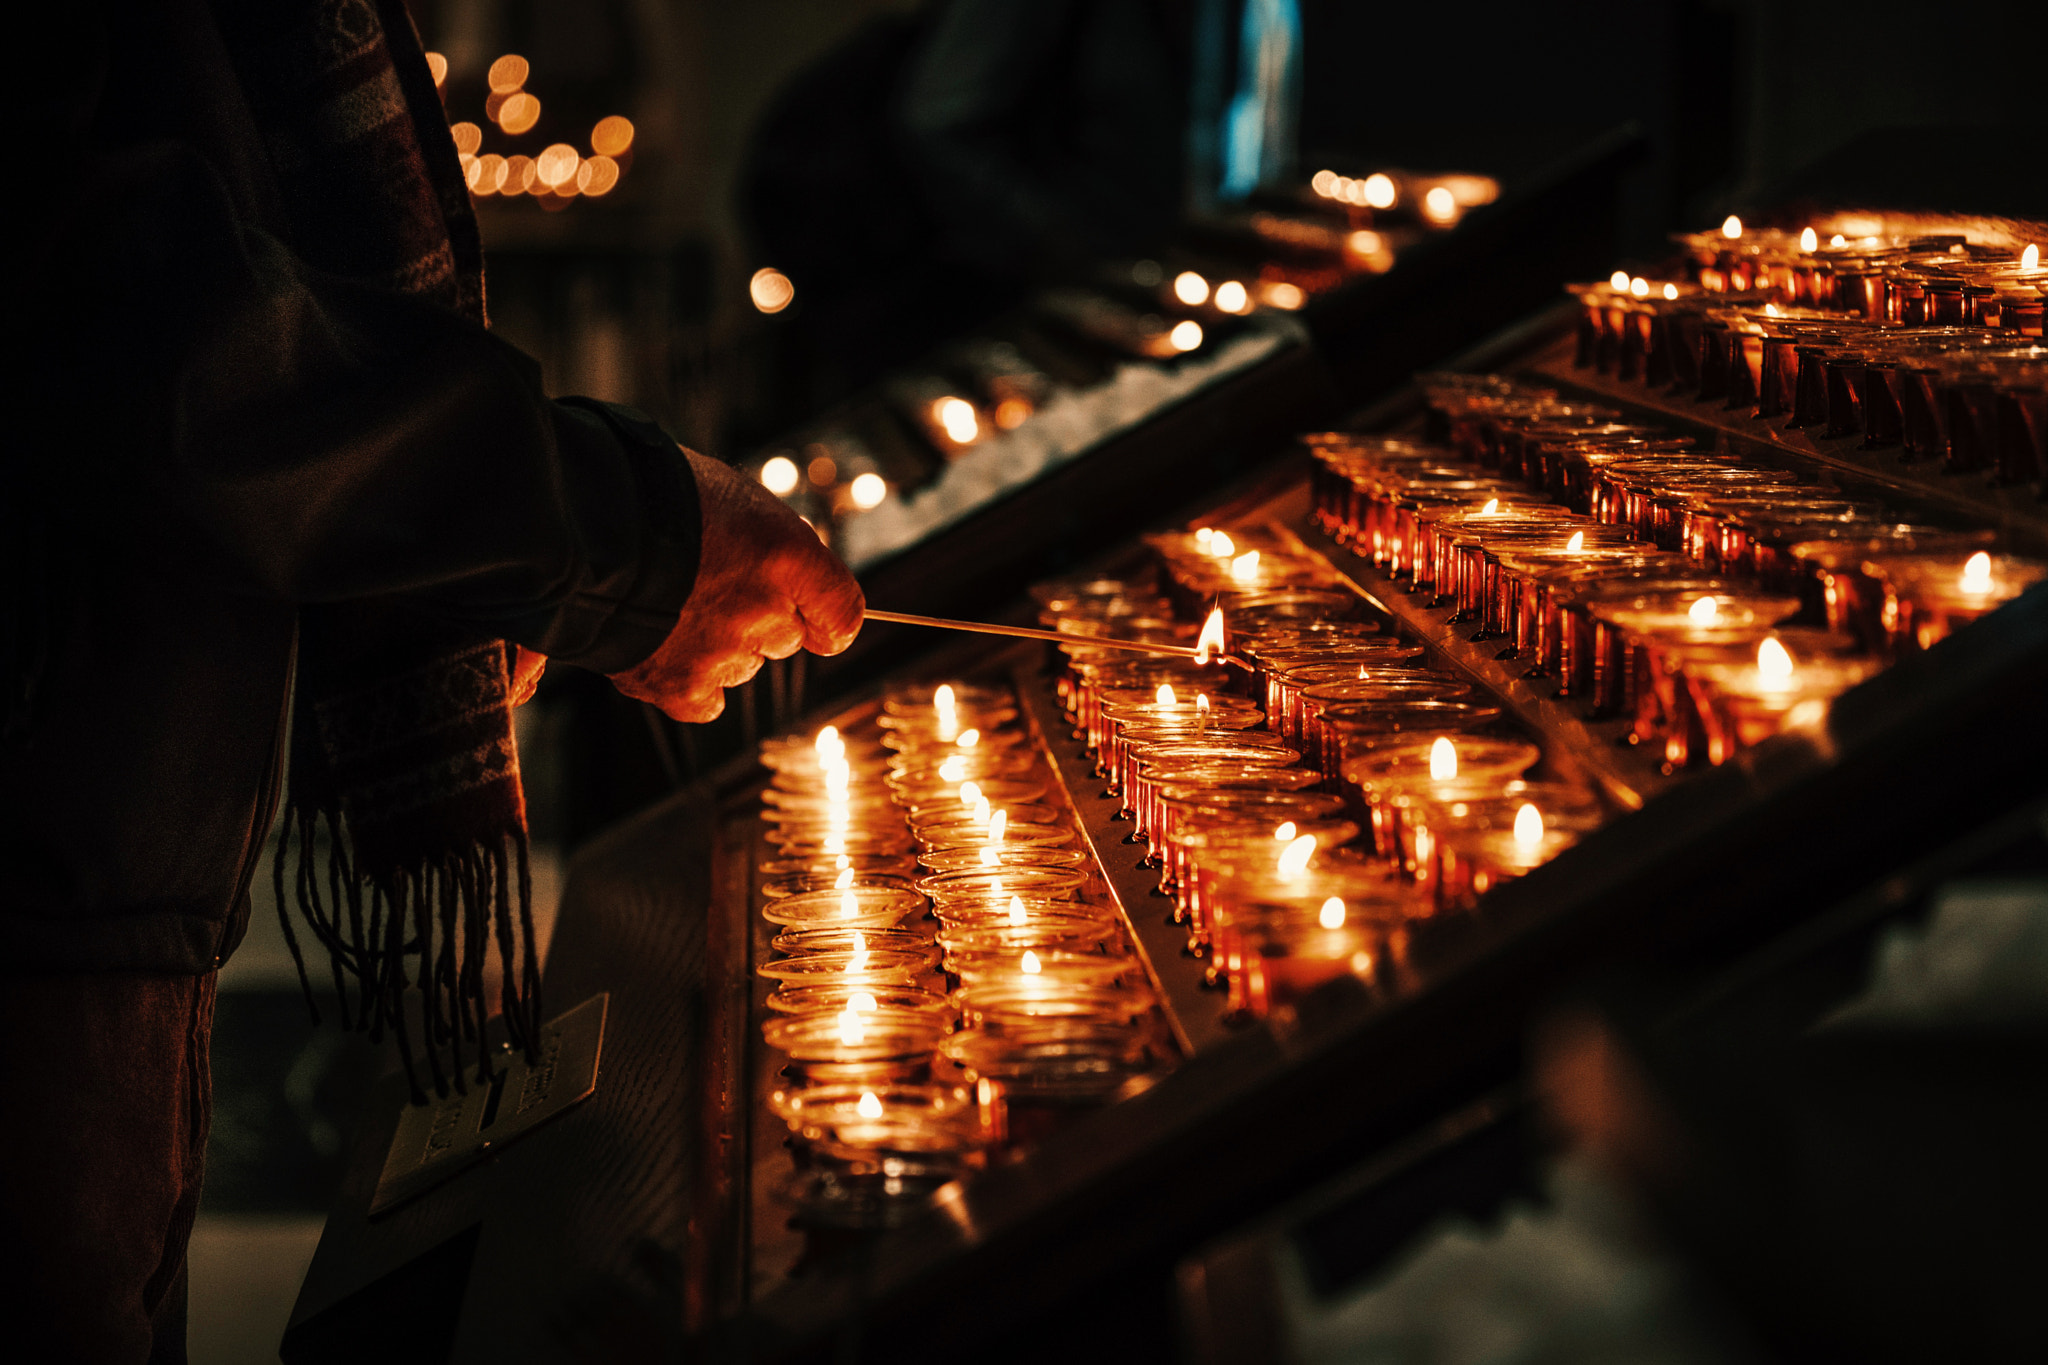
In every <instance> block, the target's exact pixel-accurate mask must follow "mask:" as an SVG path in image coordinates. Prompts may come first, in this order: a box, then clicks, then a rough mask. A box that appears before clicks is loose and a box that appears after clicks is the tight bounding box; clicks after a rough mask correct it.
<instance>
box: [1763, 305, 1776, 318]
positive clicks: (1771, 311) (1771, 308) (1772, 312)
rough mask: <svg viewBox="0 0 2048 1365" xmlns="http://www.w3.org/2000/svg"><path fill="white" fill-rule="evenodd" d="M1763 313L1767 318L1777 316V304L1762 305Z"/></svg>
mask: <svg viewBox="0 0 2048 1365" xmlns="http://www.w3.org/2000/svg"><path fill="white" fill-rule="evenodd" d="M1764 313H1765V314H1766V315H1767V316H1769V317H1776V316H1778V305H1777V304H1775V303H1767V304H1765V305H1764Z"/></svg>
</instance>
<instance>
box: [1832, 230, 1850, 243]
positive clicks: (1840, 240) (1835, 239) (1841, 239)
mask: <svg viewBox="0 0 2048 1365" xmlns="http://www.w3.org/2000/svg"><path fill="white" fill-rule="evenodd" d="M1828 245H1829V246H1847V245H1849V239H1848V238H1847V237H1844V236H1843V235H1842V234H1841V233H1839V232H1838V233H1836V234H1835V235H1834V236H1832V237H1830V238H1828Z"/></svg>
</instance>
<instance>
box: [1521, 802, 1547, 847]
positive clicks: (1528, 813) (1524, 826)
mask: <svg viewBox="0 0 2048 1365" xmlns="http://www.w3.org/2000/svg"><path fill="white" fill-rule="evenodd" d="M1542 846H1543V812H1542V811H1540V810H1537V809H1536V807H1534V806H1531V805H1528V804H1524V805H1523V806H1522V808H1521V809H1520V810H1518V811H1516V812H1515V847H1517V848H1520V849H1523V850H1525V851H1526V850H1534V849H1538V848H1541V847H1542Z"/></svg>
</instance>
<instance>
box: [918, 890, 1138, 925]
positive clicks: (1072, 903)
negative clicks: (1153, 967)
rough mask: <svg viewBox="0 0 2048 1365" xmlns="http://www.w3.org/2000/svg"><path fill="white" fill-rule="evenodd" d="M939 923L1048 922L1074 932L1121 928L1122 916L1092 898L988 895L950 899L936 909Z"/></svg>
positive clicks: (1000, 923)
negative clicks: (1091, 899)
mask: <svg viewBox="0 0 2048 1365" xmlns="http://www.w3.org/2000/svg"><path fill="white" fill-rule="evenodd" d="M936 913H937V915H938V920H939V924H940V927H942V928H946V929H982V928H998V927H1004V926H1008V925H1031V924H1050V925H1058V926H1064V927H1066V928H1069V929H1072V930H1074V931H1075V932H1097V931H1100V932H1105V933H1106V932H1108V931H1110V930H1118V931H1121V928H1122V925H1123V919H1122V917H1121V916H1120V915H1119V914H1118V913H1117V911H1116V907H1114V906H1110V905H1099V904H1097V903H1095V902H1093V901H1083V900H1055V899H1052V898H1050V897H1045V896H1007V897H990V898H988V899H986V900H953V901H948V902H946V903H945V904H944V905H942V906H940V907H939V909H938V911H937V912H936Z"/></svg>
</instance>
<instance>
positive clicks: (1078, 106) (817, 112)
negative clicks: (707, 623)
mask: <svg viewBox="0 0 2048 1365" xmlns="http://www.w3.org/2000/svg"><path fill="white" fill-rule="evenodd" d="M1193 22H1194V17H1193V6H1192V5H1190V4H1187V3H1179V2H1178V0H940V2H939V3H937V4H934V5H931V6H929V7H927V8H925V9H922V10H919V11H918V12H916V13H914V14H909V15H900V16H890V17H888V18H885V19H881V20H877V21H876V22H874V23H872V24H870V25H868V26H866V27H864V28H863V29H861V30H860V31H859V32H858V33H857V34H855V35H854V37H852V38H851V39H849V40H848V41H847V42H845V43H843V44H841V45H840V46H839V47H838V48H837V49H835V50H834V51H833V52H832V53H830V54H829V55H828V56H827V57H826V58H825V59H824V60H822V61H820V62H818V63H816V64H815V65H813V66H811V67H810V68H808V69H807V70H805V71H804V72H803V73H802V74H800V75H799V76H798V77H797V78H796V79H795V80H793V81H792V82H791V83H790V85H789V86H788V88H787V89H786V90H785V91H784V92H783V93H782V95H781V96H780V97H779V98H778V99H777V100H776V101H775V103H774V104H773V105H772V106H771V107H770V109H769V111H768V113H767V114H766V115H765V116H764V118H763V119H762V121H761V124H760V126H759V128H758V129H757V130H756V133H755V137H754V143H753V147H752V149H751V151H750V153H749V155H748V158H747V163H746V166H745V168H744V170H743V171H742V175H741V188H740V200H741V202H740V216H741V219H742V221H743V223H744V224H745V225H746V227H747V229H748V231H749V233H750V234H751V236H752V237H753V240H754V242H755V243H756V245H757V246H758V248H759V249H760V251H761V252H762V254H763V258H764V260H765V261H766V262H767V263H770V264H773V265H774V266H776V267H777V268H778V269H780V270H782V271H783V272H784V273H785V274H787V275H788V276H789V277H790V279H791V280H792V281H794V283H795V285H796V290H797V300H798V304H797V307H796V308H795V309H793V310H792V315H791V316H790V317H789V319H788V320H787V323H786V325H785V326H784V328H783V332H784V335H785V338H786V340H787V343H788V345H789V347H790V352H789V354H787V355H785V356H784V357H783V359H784V362H785V365H786V366H787V367H788V371H789V372H790V373H791V374H792V376H793V381H792V384H791V391H790V392H789V393H788V394H787V395H786V398H787V401H788V402H790V403H792V404H795V405H797V406H799V407H801V408H803V409H804V410H815V409H816V408H818V407H821V406H824V405H826V404H828V403H830V402H832V401H834V400H836V399H838V398H840V397H842V396H844V395H845V394H846V393H848V392H849V391H851V390H852V389H855V388H857V387H859V386H861V385H862V384H865V383H867V382H869V381H871V380H873V379H875V378H877V377H879V376H880V375H881V374H882V373H883V372H885V371H886V370H888V369H890V368H892V367H894V366H897V365H900V364H902V363H904V362H906V361H908V360H910V359H912V358H913V357H915V356H916V355H917V354H918V353H920V352H922V351H924V350H926V349H928V348H929V347H931V346H933V345H935V344H936V343H938V342H939V341H941V340H943V339H945V338H946V337H948V336H952V335H956V334H958V333H959V332H960V331H962V330H963V329H965V328H968V327H971V326H973V325H975V324H976V323H979V322H982V321H984V320H986V319H987V318H989V317H991V316H993V315H994V314H996V313H999V312H1001V311H1003V310H1004V309H1006V308H1009V307H1011V306H1013V305H1014V304H1016V303H1017V302H1018V300H1019V299H1020V298H1022V297H1023V295H1024V294H1025V292H1026V291H1027V290H1028V289H1029V288H1030V287H1031V286H1032V285H1033V284H1034V283H1036V282H1039V281H1041V280H1044V279H1046V278H1047V277H1049V276H1051V275H1054V274H1056V273H1058V272H1060V271H1061V270H1063V269H1071V268H1073V267H1074V266H1076V265H1079V264H1081V263H1084V262H1087V261H1090V260H1095V259H1100V258H1103V257H1108V256H1117V255H1132V254H1139V253H1142V252H1144V251H1147V250H1149V249H1151V248H1153V247H1154V246H1155V245H1156V244H1157V242H1158V241H1159V240H1160V239H1161V237H1163V235H1164V234H1165V233H1166V232H1167V230H1168V229H1169V228H1171V226H1172V225H1173V223H1174V221H1175V219H1176V218H1177V217H1178V215H1179V213H1180V211H1181V209H1182V207H1183V204H1184V202H1185V198H1186V196H1185V184H1186V164H1187V158H1186V152H1187V146H1188V137H1187V132H1186V129H1187V109H1188V72H1189V70H1190V65H1191V48H1192V28H1193ZM790 415H792V414H790V413H789V412H788V411H787V410H786V409H785V410H784V412H783V414H782V416H783V418H784V420H787V418H788V417H789V416H790Z"/></svg>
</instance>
